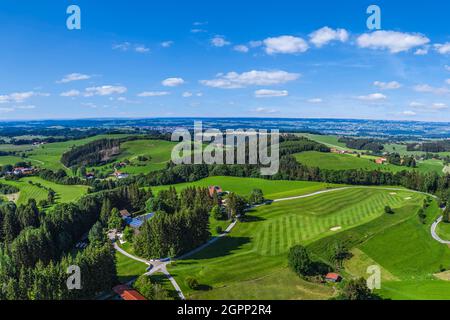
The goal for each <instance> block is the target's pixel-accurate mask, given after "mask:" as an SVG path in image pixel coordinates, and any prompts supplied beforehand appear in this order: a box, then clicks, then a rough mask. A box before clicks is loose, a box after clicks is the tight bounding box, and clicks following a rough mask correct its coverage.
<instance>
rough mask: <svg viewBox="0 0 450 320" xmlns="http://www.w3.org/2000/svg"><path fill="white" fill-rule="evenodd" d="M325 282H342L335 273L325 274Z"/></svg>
mask: <svg viewBox="0 0 450 320" xmlns="http://www.w3.org/2000/svg"><path fill="white" fill-rule="evenodd" d="M325 280H326V281H330V282H340V281H341V280H342V277H341V276H340V275H338V274H337V273H334V272H331V273H328V274H327V276H326V277H325Z"/></svg>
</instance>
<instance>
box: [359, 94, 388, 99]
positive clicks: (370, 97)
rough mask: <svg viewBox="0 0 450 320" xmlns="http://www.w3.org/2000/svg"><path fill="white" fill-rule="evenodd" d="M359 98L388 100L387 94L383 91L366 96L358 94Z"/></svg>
mask: <svg viewBox="0 0 450 320" xmlns="http://www.w3.org/2000/svg"><path fill="white" fill-rule="evenodd" d="M357 98H358V99H359V100H363V101H381V100H386V99H387V96H385V95H384V94H382V93H372V94H369V95H366V96H358V97H357Z"/></svg>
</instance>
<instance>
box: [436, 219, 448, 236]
mask: <svg viewBox="0 0 450 320" xmlns="http://www.w3.org/2000/svg"><path fill="white" fill-rule="evenodd" d="M436 233H437V234H438V236H439V237H441V238H442V239H443V240H450V223H446V222H441V223H439V224H438V226H437V228H436Z"/></svg>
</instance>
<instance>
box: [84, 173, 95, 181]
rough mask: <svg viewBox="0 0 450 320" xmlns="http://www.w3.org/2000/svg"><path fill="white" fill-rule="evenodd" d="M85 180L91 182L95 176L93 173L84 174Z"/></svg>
mask: <svg viewBox="0 0 450 320" xmlns="http://www.w3.org/2000/svg"><path fill="white" fill-rule="evenodd" d="M85 178H86V179H88V180H91V179H94V178H95V174H94V173H93V172H89V173H86V176H85Z"/></svg>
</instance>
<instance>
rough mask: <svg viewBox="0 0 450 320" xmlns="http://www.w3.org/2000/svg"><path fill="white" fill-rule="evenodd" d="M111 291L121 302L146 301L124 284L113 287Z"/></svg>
mask: <svg viewBox="0 0 450 320" xmlns="http://www.w3.org/2000/svg"><path fill="white" fill-rule="evenodd" d="M113 291H114V292H115V293H117V294H118V295H119V296H120V297H121V298H122V299H123V300H147V299H145V297H144V296H143V295H141V294H140V293H139V292H137V291H136V290H134V289H132V288H130V287H129V286H127V285H126V284H121V285H118V286H115V287H114V288H113Z"/></svg>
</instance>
